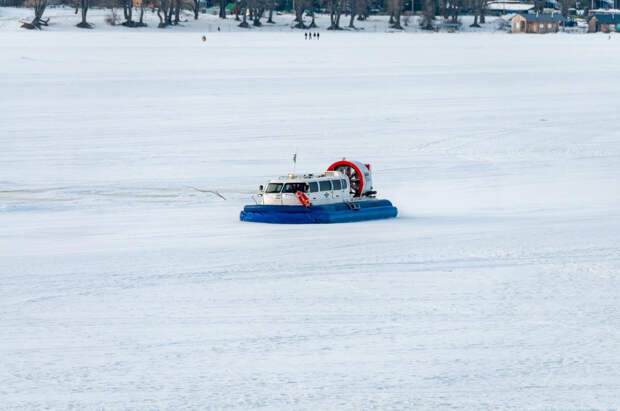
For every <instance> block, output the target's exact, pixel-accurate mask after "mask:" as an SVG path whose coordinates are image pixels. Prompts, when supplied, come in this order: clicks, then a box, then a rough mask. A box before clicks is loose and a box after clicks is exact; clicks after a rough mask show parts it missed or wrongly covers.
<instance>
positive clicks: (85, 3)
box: [76, 0, 93, 29]
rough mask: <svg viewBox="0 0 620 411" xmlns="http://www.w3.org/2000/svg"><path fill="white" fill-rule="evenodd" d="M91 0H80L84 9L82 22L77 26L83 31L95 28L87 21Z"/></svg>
mask: <svg viewBox="0 0 620 411" xmlns="http://www.w3.org/2000/svg"><path fill="white" fill-rule="evenodd" d="M88 5H89V0H80V8H81V9H82V21H81V22H79V23H78V24H76V26H77V27H79V28H82V29H92V28H93V26H92V25H91V24H90V23H88V22H87V21H86V13H88Z"/></svg>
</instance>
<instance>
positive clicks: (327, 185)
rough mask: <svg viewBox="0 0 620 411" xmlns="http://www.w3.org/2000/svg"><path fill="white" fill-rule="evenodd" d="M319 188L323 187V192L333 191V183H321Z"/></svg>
mask: <svg viewBox="0 0 620 411" xmlns="http://www.w3.org/2000/svg"><path fill="white" fill-rule="evenodd" d="M319 186H320V187H321V191H329V190H331V189H332V183H331V181H329V180H323V181H319Z"/></svg>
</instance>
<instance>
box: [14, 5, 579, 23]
mask: <svg viewBox="0 0 620 411" xmlns="http://www.w3.org/2000/svg"><path fill="white" fill-rule="evenodd" d="M48 1H49V0H26V1H25V5H27V6H30V7H32V8H33V10H34V19H33V20H32V22H31V23H25V24H24V25H23V26H22V27H24V28H29V29H34V28H41V26H43V25H47V21H48V20H45V19H43V14H44V12H45V9H46V7H47V6H48ZM214 1H216V2H217V4H218V5H219V17H220V18H222V19H226V18H234V19H235V20H236V21H238V22H239V23H238V25H239V27H246V28H247V27H250V25H252V26H254V27H260V26H262V25H263V23H267V24H274V23H275V22H274V20H273V16H274V11H277V10H282V9H286V8H287V5H288V0H280V1H276V0H234V3H232V4H233V7H232V9H231V14H230V15H227V13H226V10H227V6H228V5H229V3H230V2H229V0H214ZM412 1H413V2H414V3H412ZM488 1H489V0H295V1H293V2H292V6H291V11H292V12H293V15H294V20H293V27H294V28H298V29H313V28H317V24H316V21H315V17H316V16H315V13H316V12H318V11H320V12H325V13H327V14H328V15H329V18H330V20H329V21H330V22H329V26H328V27H327V29H328V30H342V29H343V28H344V27H345V25H346V27H347V28H350V29H356V26H355V21H356V20H357V21H364V20H366V19H367V18H368V17H369V16H370V14H371V12H372V11H374V12H377V11H379V12H382V13H384V14H386V15H389V16H390V17H389V24H390V27H391V28H393V29H395V30H403V20H402V16H403V14H407V15H411V13H412V11H415V12H417V13H419V14H420V15H421V17H422V18H421V19H420V25H421V27H422V28H423V29H426V30H433V29H434V24H435V21H436V19H437V17H443V19H444V21H446V22H447V23H450V24H458V16H459V15H461V14H463V13H469V14H473V16H474V21H473V23H472V24H471V26H472V27H480V24H484V23H485V19H486V14H487V10H488ZM558 3H559V6H560V11H561V13H562V15H563V16H564V17H567V16H568V12H569V9H570V8H571V7H574V6H575V4H576V0H558ZM64 4H67V5H70V6H72V7H75V12H76V14H78V12H81V21H80V22H79V23H78V24H77V27H80V28H92V27H93V26H92V24H90V23H89V22H88V21H87V15H88V10H89V8H90V7H91V6H97V7H108V8H111V9H114V8H119V9H122V10H123V20H122V21H120V19H119V21H116V20H117V17H116V15H115V14H114V16H113V17H111V18H110V19H109V21H108V23H110V24H117V23H118V24H122V25H124V26H127V27H144V26H146V23H145V22H144V14H145V12H146V11H147V9H148V10H150V11H152V12H153V13H156V14H157V16H158V18H159V24H158V27H160V28H165V27H168V26H175V25H178V24H179V23H180V21H181V11H183V10H188V11H191V12H192V13H193V16H194V19H196V20H197V19H198V18H199V15H200V13H199V10H200V3H199V0H142V1H141V2H139V3H138V4H134V3H133V0H67V1H66V2H65V3H64ZM416 5H417V9H416V8H415V6H416ZM544 7H545V0H534V8H535V10H536V11H540V12H542V10H543V9H544ZM412 9H413V10H412ZM405 10H406V11H405ZM343 16H347V18H348V23H347V22H342V21H341V18H342V17H343Z"/></svg>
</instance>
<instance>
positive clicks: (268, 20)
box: [267, 0, 276, 24]
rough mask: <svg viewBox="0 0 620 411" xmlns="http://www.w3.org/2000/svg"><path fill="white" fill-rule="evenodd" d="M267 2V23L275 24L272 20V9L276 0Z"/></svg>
mask: <svg viewBox="0 0 620 411" xmlns="http://www.w3.org/2000/svg"><path fill="white" fill-rule="evenodd" d="M267 4H268V7H269V18H268V19H267V23H269V24H276V22H275V21H273V9H274V8H275V4H276V0H267Z"/></svg>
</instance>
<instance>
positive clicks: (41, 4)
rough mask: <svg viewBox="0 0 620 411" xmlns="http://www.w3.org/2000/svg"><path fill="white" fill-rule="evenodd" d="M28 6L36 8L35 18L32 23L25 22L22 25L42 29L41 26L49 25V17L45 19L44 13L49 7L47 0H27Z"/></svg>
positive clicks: (26, 27)
mask: <svg viewBox="0 0 620 411" xmlns="http://www.w3.org/2000/svg"><path fill="white" fill-rule="evenodd" d="M25 4H26V6H28V7H32V8H33V9H34V19H32V22H31V23H24V24H22V27H23V28H25V29H30V30H32V29H40V28H41V26H47V23H48V21H49V19H47V20H43V13H45V9H46V8H47V0H27V1H26V3H25Z"/></svg>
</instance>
